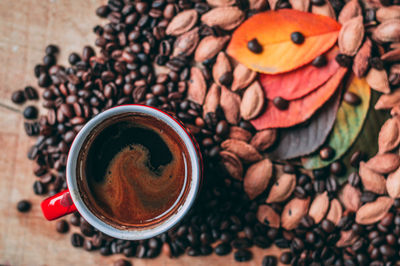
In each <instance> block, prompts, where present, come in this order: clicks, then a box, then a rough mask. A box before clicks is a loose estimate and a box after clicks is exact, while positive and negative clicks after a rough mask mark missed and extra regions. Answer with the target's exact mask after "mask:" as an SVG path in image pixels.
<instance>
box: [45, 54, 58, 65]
mask: <svg viewBox="0 0 400 266" xmlns="http://www.w3.org/2000/svg"><path fill="white" fill-rule="evenodd" d="M55 63H56V58H55V57H54V55H52V54H48V55H45V56H44V57H43V65H45V66H47V67H50V66H53V65H54V64H55Z"/></svg>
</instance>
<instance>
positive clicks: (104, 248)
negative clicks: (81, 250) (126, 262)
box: [100, 246, 111, 256]
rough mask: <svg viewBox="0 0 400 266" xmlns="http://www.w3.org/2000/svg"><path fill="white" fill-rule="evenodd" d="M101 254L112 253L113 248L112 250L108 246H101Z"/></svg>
mask: <svg viewBox="0 0 400 266" xmlns="http://www.w3.org/2000/svg"><path fill="white" fill-rule="evenodd" d="M100 254H101V255H102V256H108V255H111V250H110V248H109V247H108V246H105V247H101V248H100Z"/></svg>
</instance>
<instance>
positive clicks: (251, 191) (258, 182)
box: [243, 159, 274, 200]
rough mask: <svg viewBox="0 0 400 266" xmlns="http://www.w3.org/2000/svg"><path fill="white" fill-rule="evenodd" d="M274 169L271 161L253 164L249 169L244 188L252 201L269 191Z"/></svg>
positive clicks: (266, 160) (265, 160)
mask: <svg viewBox="0 0 400 266" xmlns="http://www.w3.org/2000/svg"><path fill="white" fill-rule="evenodd" d="M273 169H274V168H273V164H272V162H271V161H270V160H269V159H264V160H262V161H259V162H257V163H255V164H252V165H250V167H249V168H248V169H247V171H246V174H245V176H244V181H243V188H244V191H245V192H246V194H247V196H249V198H250V199H251V200H252V199H255V198H256V197H257V196H258V195H260V194H261V193H263V192H264V191H265V190H266V189H267V187H268V183H269V180H270V179H271V177H272V171H273Z"/></svg>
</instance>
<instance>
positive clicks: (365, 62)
mask: <svg viewBox="0 0 400 266" xmlns="http://www.w3.org/2000/svg"><path fill="white" fill-rule="evenodd" d="M371 48H372V42H371V40H370V39H369V38H365V41H364V43H363V45H362V46H361V48H360V50H358V52H357V54H356V56H355V57H354V61H353V72H354V74H355V75H356V76H357V77H359V78H361V77H363V76H364V75H365V73H367V70H368V68H369V59H370V58H371Z"/></svg>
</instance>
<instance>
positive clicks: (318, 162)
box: [301, 76, 371, 169]
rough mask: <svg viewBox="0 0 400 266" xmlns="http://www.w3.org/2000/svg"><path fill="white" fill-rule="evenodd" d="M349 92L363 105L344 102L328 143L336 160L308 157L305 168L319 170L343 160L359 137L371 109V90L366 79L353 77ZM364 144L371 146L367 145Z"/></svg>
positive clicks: (305, 158)
mask: <svg viewBox="0 0 400 266" xmlns="http://www.w3.org/2000/svg"><path fill="white" fill-rule="evenodd" d="M347 91H350V92H353V93H355V94H356V95H358V96H359V97H360V98H361V103H360V104H359V105H357V106H353V105H350V104H348V103H346V102H345V101H342V104H341V106H340V108H339V110H338V112H337V116H336V121H335V124H334V126H333V129H332V132H331V133H330V135H329V137H328V139H327V142H326V145H327V146H330V147H332V148H333V149H334V150H335V156H334V158H333V159H332V160H326V161H325V160H322V159H321V158H320V157H319V154H318V153H317V154H313V155H310V156H306V157H303V158H302V159H301V161H302V164H303V167H304V168H306V169H318V168H323V167H326V166H328V165H329V164H331V163H332V162H334V161H336V160H338V159H339V158H341V157H342V156H343V155H344V154H345V153H346V151H347V150H349V148H350V147H351V145H352V144H353V143H354V142H355V140H356V138H357V136H358V135H359V133H360V131H361V129H362V127H363V124H364V121H365V119H366V117H367V114H368V110H369V107H370V102H371V89H370V87H369V86H368V84H367V82H366V81H365V79H358V78H357V77H355V76H353V77H352V78H351V82H350V85H349V86H348V88H347ZM364 144H365V145H369V144H367V143H364Z"/></svg>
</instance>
